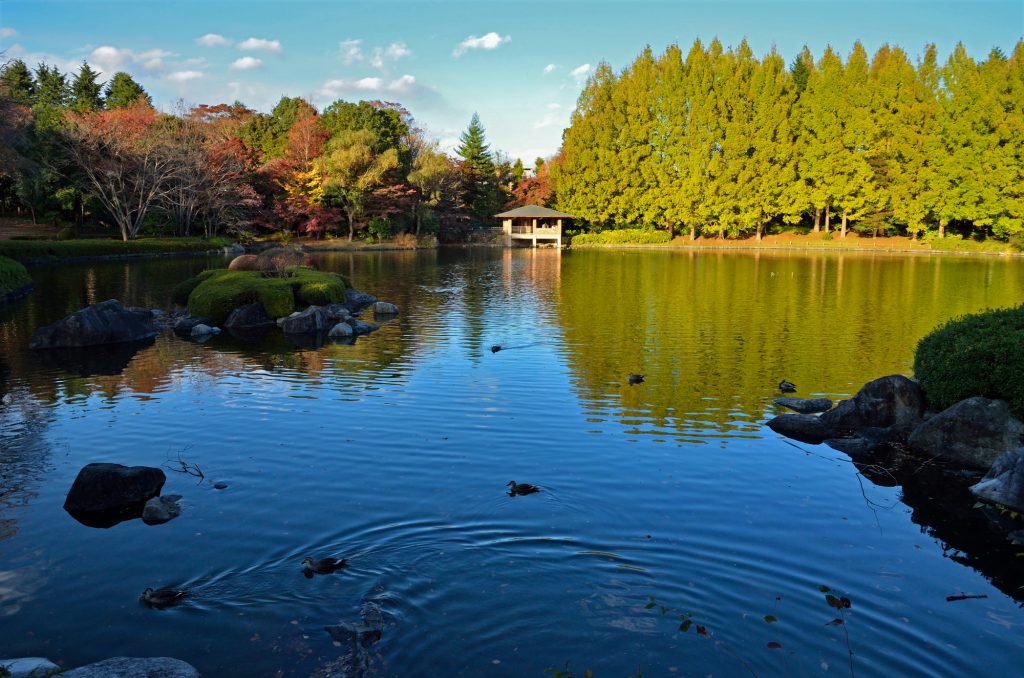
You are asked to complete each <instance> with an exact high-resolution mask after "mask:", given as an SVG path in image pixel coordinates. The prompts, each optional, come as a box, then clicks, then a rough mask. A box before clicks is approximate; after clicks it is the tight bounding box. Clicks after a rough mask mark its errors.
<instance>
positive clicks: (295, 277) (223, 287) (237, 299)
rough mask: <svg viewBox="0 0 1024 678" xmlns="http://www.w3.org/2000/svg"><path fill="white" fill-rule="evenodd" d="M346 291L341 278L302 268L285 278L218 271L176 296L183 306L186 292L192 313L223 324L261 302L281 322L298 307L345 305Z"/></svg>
mask: <svg viewBox="0 0 1024 678" xmlns="http://www.w3.org/2000/svg"><path fill="white" fill-rule="evenodd" d="M346 289H347V285H346V281H345V279H344V278H343V277H342V276H340V275H337V274H335V273H326V272H323V271H317V270H314V269H311V268H304V267H300V266H293V267H291V268H289V269H288V270H287V271H286V273H285V274H284V275H283V276H282V275H268V274H265V273H261V272H259V271H229V270H227V269H215V270H212V271H204V272H202V273H200V274H199V275H197V276H195V277H193V278H189V279H188V280H186V281H184V282H182V283H181V284H179V285H178V287H176V288H175V290H174V293H173V296H174V299H175V301H176V302H178V303H181V302H179V301H178V300H179V299H180V298H181V297H182V295H184V294H186V292H187V298H188V310H189V313H191V314H192V315H196V316H200V315H205V316H210V317H212V318H214V319H216V320H217V322H223V321H224V320H225V319H227V317H228V315H230V314H231V311H233V310H234V309H236V308H238V307H239V306H244V305H245V304H252V303H255V302H257V301H258V302H259V303H261V304H263V308H264V309H265V310H266V311H267V315H268V316H270V317H271V318H281V317H284V316H287V315H289V314H291V312H292V311H294V310H296V307H297V306H298V307H305V306H309V305H313V304H315V305H318V306H320V305H324V304H330V303H334V302H340V301H344V300H345V290H346Z"/></svg>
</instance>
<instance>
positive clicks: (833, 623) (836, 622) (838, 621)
mask: <svg viewBox="0 0 1024 678" xmlns="http://www.w3.org/2000/svg"><path fill="white" fill-rule="evenodd" d="M845 623H846V622H844V621H843V620H842V619H833V620H832V621H830V622H827V623H826V624H825V626H842V625H843V624H845Z"/></svg>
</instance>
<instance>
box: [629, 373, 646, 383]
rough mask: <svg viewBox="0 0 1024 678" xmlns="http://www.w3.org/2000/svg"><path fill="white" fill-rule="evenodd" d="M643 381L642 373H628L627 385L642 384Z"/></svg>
mask: <svg viewBox="0 0 1024 678" xmlns="http://www.w3.org/2000/svg"><path fill="white" fill-rule="evenodd" d="M642 383H644V375H642V374H631V375H629V385H630V386H632V385H633V384H642Z"/></svg>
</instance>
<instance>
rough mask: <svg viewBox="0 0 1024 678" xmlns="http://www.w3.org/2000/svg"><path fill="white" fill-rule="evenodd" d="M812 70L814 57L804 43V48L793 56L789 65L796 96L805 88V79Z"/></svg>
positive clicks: (809, 75)
mask: <svg viewBox="0 0 1024 678" xmlns="http://www.w3.org/2000/svg"><path fill="white" fill-rule="evenodd" d="M813 72H814V57H813V56H811V50H810V49H808V47H807V45H804V48H803V49H802V50H800V53H799V54H797V55H796V57H794V58H793V63H792V64H790V66H789V75H790V77H791V78H792V80H793V86H794V87H795V88H796V93H797V96H799V95H801V94H803V91H804V90H805V89H807V80H808V78H810V77H811V73H813Z"/></svg>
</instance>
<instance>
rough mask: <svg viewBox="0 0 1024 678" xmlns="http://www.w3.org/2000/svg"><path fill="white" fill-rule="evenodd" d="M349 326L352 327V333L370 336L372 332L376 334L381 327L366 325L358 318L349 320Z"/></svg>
mask: <svg viewBox="0 0 1024 678" xmlns="http://www.w3.org/2000/svg"><path fill="white" fill-rule="evenodd" d="M348 324H349V325H350V326H351V327H352V331H353V332H354V333H355V334H357V335H358V334H369V333H370V332H376V331H377V330H379V329H380V326H378V325H372V324H370V323H365V322H363V321H362V320H359V319H358V318H349V319H348Z"/></svg>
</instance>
